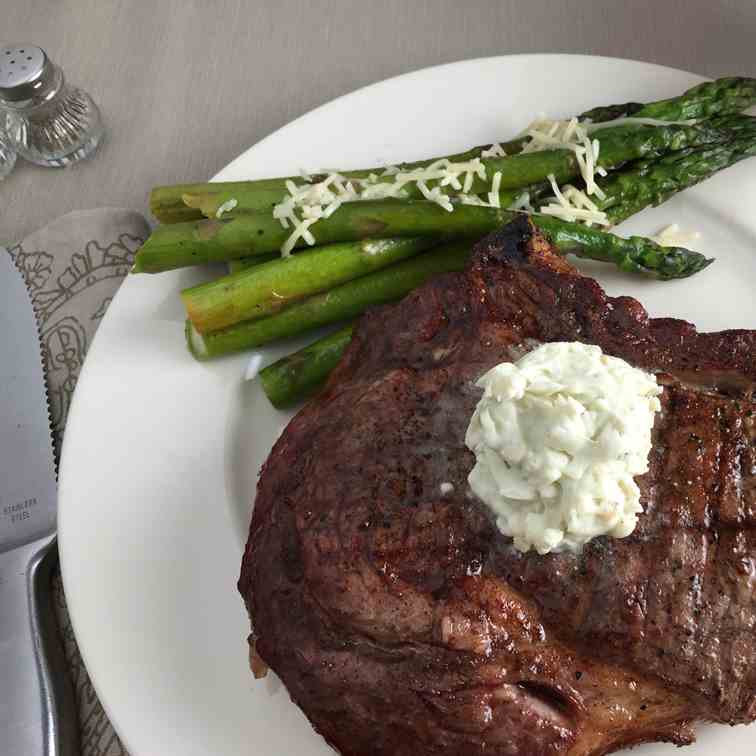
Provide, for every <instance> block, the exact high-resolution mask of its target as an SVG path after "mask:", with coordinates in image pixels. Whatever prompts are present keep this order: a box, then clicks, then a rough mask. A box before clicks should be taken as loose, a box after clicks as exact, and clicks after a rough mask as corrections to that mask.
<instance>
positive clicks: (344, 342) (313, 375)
mask: <svg viewBox="0 0 756 756" xmlns="http://www.w3.org/2000/svg"><path fill="white" fill-rule="evenodd" d="M353 329H354V325H353V324H352V323H350V324H349V325H347V326H344V327H343V328H341V329H339V330H338V331H335V332H334V333H332V334H329V335H328V336H325V337H324V338H322V339H318V340H317V341H315V342H313V343H312V344H310V345H309V346H306V347H305V348H304V349H300V350H299V351H298V352H294V354H290V355H288V356H286V357H282V358H281V359H280V360H278V361H276V362H274V363H273V364H272V365H268V367H266V368H264V369H263V370H261V371H260V382H261V383H262V387H263V390H264V391H265V394H266V396H267V397H268V399H270V401H271V404H272V405H273V406H274V407H277V408H278V409H284V408H286V407H290V406H291V405H293V404H296V403H297V402H300V401H302V399H306V398H307V397H308V396H310V394H312V393H314V392H315V391H317V389H319V388H320V386H321V385H322V384H323V383H324V382H325V380H326V379H327V378H328V376H329V375H330V373H331V371H332V370H333V369H334V368H335V367H336V365H337V364H338V362H339V360H340V359H341V355H342V354H343V353H344V351H345V350H346V348H347V346H349V342H350V341H351V340H352V330H353Z"/></svg>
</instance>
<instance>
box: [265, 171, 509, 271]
mask: <svg viewBox="0 0 756 756" xmlns="http://www.w3.org/2000/svg"><path fill="white" fill-rule="evenodd" d="M386 177H392V180H391V181H386V180H385V178H386ZM476 178H479V179H481V180H482V181H486V167H485V165H484V164H483V163H482V162H481V160H480V158H473V159H472V160H466V161H461V162H452V161H450V160H447V159H446V158H442V159H440V160H436V161H434V162H433V163H431V164H430V165H428V166H426V167H424V168H416V169H413V170H411V171H402V170H400V169H399V168H397V167H396V166H389V167H388V168H386V169H385V170H384V171H383V173H382V174H381V175H380V176H378V175H376V174H374V173H371V174H370V175H369V176H368V177H367V178H366V179H347V178H346V177H345V176H342V175H341V174H340V173H336V172H331V173H329V174H328V175H327V176H326V178H325V179H323V180H322V181H318V182H315V183H305V184H301V185H297V184H295V183H294V181H291V180H289V181H287V182H286V190H287V192H288V194H287V195H286V196H285V197H284V198H283V199H282V200H281V202H279V203H278V204H277V205H276V206H275V207H274V208H273V217H274V218H275V219H276V220H278V221H279V222H280V223H281V225H282V226H283V227H284V228H286V229H288V228H291V229H292V230H291V233H290V235H289V237H288V238H287V239H286V242H285V243H284V244H283V246H282V247H281V254H282V255H284V256H288V255H289V254H291V251H292V250H293V249H294V247H295V246H296V245H297V243H298V242H299V240H300V239H303V240H304V241H305V243H306V244H309V245H310V246H312V245H314V244H315V237H314V236H313V234H312V232H311V231H310V230H309V229H310V227H311V226H312V225H313V224H314V223H316V222H317V221H319V220H320V219H321V218H328V217H330V216H331V215H333V213H335V212H336V210H338V209H339V207H341V205H342V204H343V203H345V202H359V201H367V200H381V199H389V198H402V197H407V196H409V195H408V192H407V186H408V185H409V184H414V185H415V186H416V187H417V188H418V190H419V191H420V193H421V194H422V195H423V197H425V199H427V200H429V201H430V202H435V203H436V204H437V205H439V206H440V207H442V208H443V209H444V210H446V211H447V212H452V211H453V210H454V206H453V204H452V199H463V198H464V197H465V196H470V195H469V192H470V189H471V188H472V185H473V181H474V180H475V179H476ZM382 179H384V180H382ZM429 182H434V184H435V186H433V187H432V188H431V187H430V186H429ZM500 182H501V174H500V173H498V178H497V177H496V176H494V183H495V186H496V187H498V185H499V183H500ZM493 187H494V184H492V190H491V193H489V201H491V197H492V193H493V192H494V188H493ZM450 190H451V191H452V193H450ZM496 202H497V203H498V198H497V199H496ZM482 204H485V203H482ZM492 206H494V207H498V206H499V205H498V204H495V205H492Z"/></svg>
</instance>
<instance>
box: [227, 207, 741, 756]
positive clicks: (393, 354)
mask: <svg viewBox="0 0 756 756" xmlns="http://www.w3.org/2000/svg"><path fill="white" fill-rule="evenodd" d="M547 341H582V342H586V343H591V344H598V345H599V346H600V347H601V348H602V349H603V350H604V351H605V352H606V353H608V354H612V355H615V356H617V357H621V358H623V359H625V360H626V361H628V362H629V363H630V364H632V365H634V366H637V367H640V368H643V369H646V370H649V371H653V372H655V373H656V374H657V375H658V378H659V380H660V382H662V383H663V384H664V393H663V397H662V403H663V411H662V412H661V413H659V414H658V415H657V420H656V424H655V427H654V431H653V450H652V453H651V456H650V469H649V472H648V473H647V474H646V475H644V476H642V477H641V478H639V479H638V482H639V485H640V487H641V494H642V497H641V503H642V504H643V508H644V512H643V514H641V516H640V519H639V524H638V527H637V529H636V531H635V532H634V533H633V534H632V535H631V536H629V537H628V538H625V539H611V538H607V537H602V538H597V539H595V540H593V541H591V542H590V543H589V544H588V545H587V546H586V547H585V548H584V550H583V551H582V552H581V553H580V554H577V555H576V554H572V553H562V554H550V555H547V556H539V555H537V554H534V553H527V554H522V553H519V552H517V551H516V550H514V549H513V547H512V545H511V542H510V541H509V539H506V538H504V537H503V536H501V534H499V533H498V531H497V530H496V528H495V527H494V526H493V524H492V522H491V519H490V517H489V515H488V514H487V512H486V510H485V507H484V506H483V505H482V504H480V503H479V502H477V501H476V500H474V499H473V498H471V497H470V496H469V494H468V487H467V475H468V474H469V472H470V470H471V468H472V466H473V462H474V460H473V457H472V455H471V453H470V452H469V451H468V450H467V449H466V447H465V444H464V435H465V430H466V427H467V423H468V421H469V418H470V416H471V414H472V411H473V408H474V407H475V404H476V402H477V400H478V398H479V391H478V390H477V389H476V388H475V387H474V381H475V379H476V378H478V377H479V376H480V375H481V374H482V373H483V372H484V371H485V370H488V369H489V368H490V367H492V366H493V365H495V364H497V363H499V362H502V361H505V360H512V359H516V358H518V357H519V356H521V355H522V354H524V353H525V352H527V351H528V350H529V349H532V348H533V346H534V345H537V344H539V343H543V342H547ZM755 387H756V332H755V331H744V330H740V331H726V332H721V333H710V334H704V333H698V332H697V331H696V329H695V328H694V327H693V326H692V325H690V324H689V323H685V322H683V321H679V320H671V319H668V318H664V319H651V318H649V317H648V315H647V313H646V312H645V310H644V309H643V307H642V306H641V305H640V304H639V303H638V302H637V301H635V300H634V299H630V298H628V297H618V298H610V297H607V296H606V295H605V294H604V292H603V291H602V289H601V288H600V287H599V285H598V284H597V283H596V282H595V281H593V280H592V279H590V278H587V277H584V276H581V275H580V274H578V273H577V272H576V271H575V270H574V269H573V268H572V267H571V266H570V265H569V264H568V263H567V262H566V261H565V260H564V259H562V258H561V257H559V256H557V255H556V254H555V253H554V252H553V251H552V250H551V249H550V247H549V245H548V244H547V243H546V241H545V240H544V239H543V238H542V237H541V236H539V235H538V234H537V233H536V232H535V231H534V229H533V227H532V226H531V225H530V224H529V223H528V222H527V221H526V220H524V219H523V220H520V221H517V222H515V223H512V224H510V225H509V226H507V227H506V228H504V229H502V230H501V231H500V232H498V233H495V234H493V235H492V236H490V237H488V238H487V239H485V240H483V241H482V242H481V243H479V244H478V245H477V247H476V248H475V250H474V253H473V256H472V259H471V263H470V266H469V268H468V270H467V271H466V272H465V273H462V274H449V275H445V276H440V277H438V278H436V279H434V280H433V281H431V282H429V283H428V284H426V285H424V286H423V287H421V288H419V289H417V290H416V291H415V292H413V293H412V294H411V295H409V296H408V297H406V298H405V299H404V300H403V301H402V302H400V303H398V304H396V305H392V306H386V307H381V308H377V309H375V310H373V311H371V312H370V313H368V314H367V315H366V316H364V317H363V318H362V320H361V321H360V324H359V326H358V327H357V329H356V332H355V337H354V339H353V342H352V344H351V346H350V347H349V349H348V351H347V353H346V355H345V356H344V359H343V360H342V362H341V363H340V365H339V367H338V368H337V370H336V371H335V373H334V375H333V376H332V378H331V380H330V381H329V384H328V386H327V387H326V389H325V391H324V392H323V393H322V394H321V395H319V396H318V397H317V398H315V399H314V400H313V401H311V402H310V403H309V404H308V405H307V406H306V407H305V408H304V409H303V410H302V411H301V412H299V414H298V415H297V416H296V417H295V418H294V419H293V420H292V421H291V423H290V424H289V426H288V427H287V429H286V431H285V432H284V433H283V435H282V436H281V438H280V439H279V440H278V441H277V443H276V445H275V446H274V448H273V451H272V452H271V454H270V457H269V459H268V461H267V462H266V464H265V466H264V468H263V471H262V473H261V477H260V481H259V487H258V494H257V499H256V503H255V509H254V513H253V518H252V524H251V527H250V533H249V541H248V543H247V547H246V551H245V555H244V562H243V565H242V573H241V578H240V581H239V589H240V591H241V593H242V596H243V597H244V599H245V601H246V604H247V607H248V610H249V612H250V615H251V617H252V619H253V624H254V637H255V651H256V654H257V655H259V658H260V659H261V660H262V661H264V663H266V664H268V665H269V666H270V667H271V668H272V669H273V670H274V671H275V672H276V673H277V674H278V675H279V676H280V677H281V678H282V679H283V681H284V683H285V684H286V686H287V688H288V690H289V692H290V694H291V696H292V698H293V699H294V701H295V702H296V703H297V704H298V705H299V706H300V707H301V708H302V709H303V711H304V712H305V713H306V715H307V716H308V717H309V719H310V721H311V722H312V724H313V725H314V727H315V729H316V730H317V731H318V732H320V733H321V734H322V735H323V736H324V737H325V738H326V739H327V740H328V742H329V743H331V744H332V745H333V746H334V747H335V748H337V749H338V750H339V751H341V753H343V754H347V755H349V756H367V755H368V754H370V755H376V756H384V755H385V756H426V755H427V756H430V755H431V754H434V756H437V755H438V754H446V755H451V754H455V755H456V754H460V755H461V754H465V756H475V755H476V754H479V755H480V756H483V754H485V755H486V756H503V755H504V754H517V755H518V756H531V755H532V756H536V755H537V756H541V755H544V756H545V755H546V754H569V756H588V755H591V756H597V755H598V754H605V753H609V752H611V751H614V750H617V749H619V748H621V747H623V746H626V745H631V744H635V743H640V742H644V741H654V740H667V741H671V742H673V743H677V744H678V745H679V744H685V743H689V742H692V740H693V729H692V723H694V722H695V721H698V720H712V721H716V722H725V723H740V722H749V721H751V720H753V719H754V718H756V635H755V634H754V628H755V627H756V591H754V586H755V585H756V528H754V524H755V523H756V476H755V472H756V414H755V413H756V404H755V403H754V402H755V399H756V394H755ZM447 482H448V483H452V484H453V486H454V489H453V491H452V492H451V493H447V494H446V495H442V494H441V490H440V486H441V483H447Z"/></svg>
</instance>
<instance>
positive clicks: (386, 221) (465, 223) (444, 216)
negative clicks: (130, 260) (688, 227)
mask: <svg viewBox="0 0 756 756" xmlns="http://www.w3.org/2000/svg"><path fill="white" fill-rule="evenodd" d="M514 217H515V213H514V212H512V211H509V210H500V209H498V208H492V207H478V206H475V205H460V206H458V207H456V208H455V210H454V212H451V213H449V212H446V211H445V210H444V209H443V208H441V207H439V206H438V205H437V204H435V203H434V202H425V201H420V200H417V201H414V200H413V201H401V202H400V201H396V202H353V203H347V204H345V205H343V206H342V207H341V208H340V209H339V211H338V212H336V213H334V214H333V215H332V216H331V217H330V218H324V219H323V220H321V221H319V223H318V224H317V227H313V228H317V231H316V238H317V240H318V242H319V243H323V244H329V243H333V242H339V241H356V240H359V239H364V238H368V237H370V238H392V237H405V236H418V237H427V236H432V237H442V238H443V237H447V238H449V237H461V236H464V237H467V238H469V237H480V236H485V234H487V233H490V232H491V231H493V230H494V229H496V228H498V227H499V226H503V225H504V224H505V223H508V222H509V221H511V220H512V219H513V218H514ZM533 219H534V222H535V223H536V225H538V226H539V227H540V228H542V229H543V230H544V231H548V230H549V229H551V230H554V231H555V230H557V229H561V226H559V224H564V233H566V234H567V235H576V236H577V237H579V238H581V239H583V240H584V243H585V247H586V249H596V250H597V254H599V257H598V258H597V259H605V258H604V256H603V254H604V248H605V247H607V246H610V245H606V244H604V243H603V242H601V241H599V243H598V244H594V241H593V240H594V239H599V240H600V239H602V238H603V237H606V236H607V234H605V233H604V232H601V231H598V230H596V229H590V228H586V227H584V226H577V225H576V224H571V223H566V222H565V221H558V220H557V219H555V218H549V217H547V216H543V215H538V216H533ZM184 226H188V227H191V228H184ZM286 233H287V231H286V230H285V229H283V228H281V226H280V224H279V223H278V222H277V221H276V220H275V219H274V218H273V217H272V216H268V215H267V214H262V213H256V214H254V215H248V216H239V217H238V218H234V219H232V220H230V221H225V222H221V221H211V220H208V221H199V222H198V223H190V224H176V225H169V226H162V227H159V228H158V229H157V231H156V232H155V233H154V234H153V235H152V237H150V239H149V240H148V241H147V243H146V244H145V245H144V246H143V247H142V248H141V249H140V251H139V252H138V254H137V258H136V262H135V264H134V270H135V271H136V272H150V273H155V272H159V271H161V270H169V269H171V268H178V267H182V266H184V265H191V264H199V263H205V262H214V261H223V260H229V259H235V258H240V257H243V256H245V255H248V254H250V253H252V254H260V253H264V252H269V251H271V250H274V249H277V248H278V247H279V246H280V245H281V244H282V243H283V241H284V238H285V234H286ZM647 243H650V242H647ZM617 251H618V250H617V249H615V250H613V253H612V254H613V255H614V254H617ZM634 255H637V253H634ZM680 255H681V257H680V259H679V260H677V261H676V263H675V265H674V266H673V267H674V271H675V272H674V275H676V276H685V275H690V274H691V273H694V272H696V271H697V270H699V269H700V260H699V258H700V256H699V255H696V253H693V252H688V251H687V250H682V251H681V253H680ZM686 255H687V256H688V257H687V262H686V257H685V256H686ZM652 258H654V256H653V255H652V256H647V257H646V260H647V261H650V260H651V259H652ZM665 259H666V258H664V257H661V258H659V262H660V263H663V262H664V260H665ZM616 262H617V263H618V264H622V265H627V264H628V263H627V260H624V261H622V262H621V261H620V259H619V258H618V259H616ZM644 264H645V263H644ZM647 272H652V269H649V270H648V271H647ZM657 272H658V273H659V274H660V275H661V276H662V277H669V276H670V275H671V274H672V272H671V271H667V270H658V271H657Z"/></svg>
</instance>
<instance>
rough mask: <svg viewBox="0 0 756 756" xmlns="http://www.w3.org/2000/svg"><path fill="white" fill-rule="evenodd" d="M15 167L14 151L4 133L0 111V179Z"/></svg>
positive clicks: (3, 122) (0, 111) (3, 119)
mask: <svg viewBox="0 0 756 756" xmlns="http://www.w3.org/2000/svg"><path fill="white" fill-rule="evenodd" d="M14 165H16V151H15V150H14V149H13V148H12V147H11V146H10V142H9V141H8V135H7V134H6V133H5V113H3V111H2V110H0V179H4V178H5V177H6V176H7V175H8V174H9V173H10V172H11V171H12V170H13V166H14Z"/></svg>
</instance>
